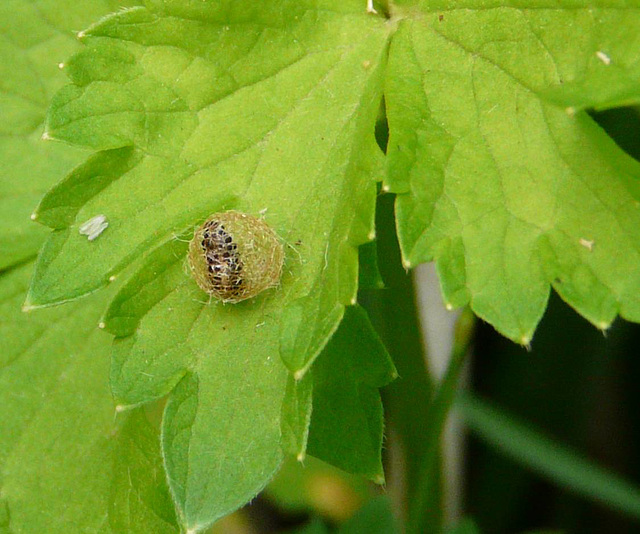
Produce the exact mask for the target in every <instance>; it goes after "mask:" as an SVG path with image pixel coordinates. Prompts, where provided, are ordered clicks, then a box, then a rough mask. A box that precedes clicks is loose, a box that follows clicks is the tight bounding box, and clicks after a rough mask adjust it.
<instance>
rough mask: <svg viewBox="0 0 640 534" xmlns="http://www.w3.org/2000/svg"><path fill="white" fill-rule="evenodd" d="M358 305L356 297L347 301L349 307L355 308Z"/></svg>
mask: <svg viewBox="0 0 640 534" xmlns="http://www.w3.org/2000/svg"><path fill="white" fill-rule="evenodd" d="M357 303H358V299H357V298H356V297H352V298H351V300H350V301H349V304H350V305H351V306H355V305H356V304H357Z"/></svg>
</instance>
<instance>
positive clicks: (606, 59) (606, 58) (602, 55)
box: [596, 50, 611, 65]
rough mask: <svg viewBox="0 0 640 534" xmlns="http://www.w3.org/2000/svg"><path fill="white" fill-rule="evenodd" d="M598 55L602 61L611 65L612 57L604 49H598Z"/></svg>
mask: <svg viewBox="0 0 640 534" xmlns="http://www.w3.org/2000/svg"><path fill="white" fill-rule="evenodd" d="M596 56H597V57H598V59H599V60H600V61H602V62H603V63H604V64H605V65H611V58H610V57H609V56H608V55H607V54H605V53H604V52H603V51H602V50H598V51H597V52H596Z"/></svg>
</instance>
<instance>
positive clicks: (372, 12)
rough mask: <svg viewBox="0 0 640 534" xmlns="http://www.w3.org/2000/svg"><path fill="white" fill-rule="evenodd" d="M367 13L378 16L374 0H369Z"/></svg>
mask: <svg viewBox="0 0 640 534" xmlns="http://www.w3.org/2000/svg"><path fill="white" fill-rule="evenodd" d="M367 13H371V14H372V15H377V14H378V12H377V11H376V8H375V7H373V0H367Z"/></svg>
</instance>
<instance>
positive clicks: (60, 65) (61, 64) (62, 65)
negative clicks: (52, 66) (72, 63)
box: [58, 62, 65, 70]
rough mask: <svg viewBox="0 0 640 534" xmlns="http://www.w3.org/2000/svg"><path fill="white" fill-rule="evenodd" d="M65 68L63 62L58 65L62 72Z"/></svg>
mask: <svg viewBox="0 0 640 534" xmlns="http://www.w3.org/2000/svg"><path fill="white" fill-rule="evenodd" d="M64 67H65V64H64V63H62V62H60V63H58V68H59V69H60V70H62V69H64Z"/></svg>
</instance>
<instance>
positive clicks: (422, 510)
mask: <svg viewBox="0 0 640 534" xmlns="http://www.w3.org/2000/svg"><path fill="white" fill-rule="evenodd" d="M473 325H474V316H473V314H472V313H471V311H470V310H469V309H465V310H464V311H463V312H462V313H461V314H460V317H459V318H458V321H457V323H456V328H455V332H454V339H453V349H452V352H451V360H450V362H449V366H448V368H447V371H446V373H445V375H444V377H443V379H442V381H441V382H440V384H439V385H438V387H437V390H436V393H435V395H434V396H433V399H432V401H431V403H430V404H429V410H428V417H429V420H428V423H427V427H428V430H427V433H426V435H425V441H424V458H425V460H424V463H423V470H422V473H421V474H420V477H419V480H418V490H417V491H416V492H415V496H414V502H412V503H410V505H409V506H410V508H409V520H408V523H407V532H408V533H409V534H412V533H416V534H418V533H423V532H435V531H440V530H441V529H442V527H441V525H440V520H439V519H438V517H439V513H438V511H437V510H433V509H426V508H427V507H426V506H425V504H426V503H427V502H428V500H429V494H430V493H431V491H434V489H435V488H434V481H437V480H439V479H440V477H438V476H437V471H436V470H437V468H438V465H439V463H438V461H437V460H438V456H439V454H440V438H441V436H442V432H443V428H444V426H445V422H446V420H447V415H448V414H449V410H450V409H451V406H452V404H453V401H454V399H455V396H456V392H457V386H458V379H459V377H460V372H461V370H462V368H463V366H464V362H465V359H466V355H467V352H468V349H469V344H470V341H471V336H472V334H473Z"/></svg>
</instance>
